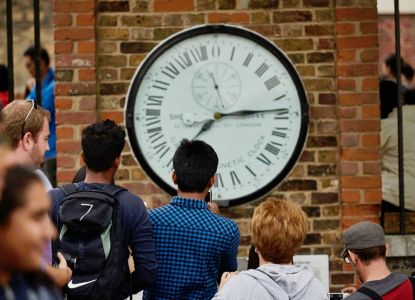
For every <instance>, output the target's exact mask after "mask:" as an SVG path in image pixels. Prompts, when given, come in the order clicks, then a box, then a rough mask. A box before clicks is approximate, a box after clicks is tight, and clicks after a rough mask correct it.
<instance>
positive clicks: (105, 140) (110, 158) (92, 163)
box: [82, 119, 125, 172]
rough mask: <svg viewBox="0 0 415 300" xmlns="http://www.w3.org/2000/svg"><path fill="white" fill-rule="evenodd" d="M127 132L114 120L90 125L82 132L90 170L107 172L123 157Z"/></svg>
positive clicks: (84, 150) (83, 146) (85, 158)
mask: <svg viewBox="0 0 415 300" xmlns="http://www.w3.org/2000/svg"><path fill="white" fill-rule="evenodd" d="M124 145H125V132H124V130H123V129H122V128H121V127H120V126H117V124H115V122H114V121H112V120H108V119H107V120H105V121H101V122H98V123H95V124H92V125H89V126H88V127H86V128H85V129H84V130H83V131H82V151H83V153H84V160H85V164H86V165H87V167H88V169H91V170H92V171H95V172H102V171H106V170H108V169H109V168H111V166H112V164H113V163H114V161H115V160H116V159H117V157H119V156H120V155H121V152H122V150H123V149H124Z"/></svg>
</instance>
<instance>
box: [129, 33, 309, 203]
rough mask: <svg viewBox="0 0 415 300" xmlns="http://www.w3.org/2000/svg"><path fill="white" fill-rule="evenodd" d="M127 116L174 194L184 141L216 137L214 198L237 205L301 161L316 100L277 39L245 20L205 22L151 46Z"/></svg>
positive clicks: (142, 155)
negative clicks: (239, 23)
mask: <svg viewBox="0 0 415 300" xmlns="http://www.w3.org/2000/svg"><path fill="white" fill-rule="evenodd" d="M125 120H126V127H127V132H128V137H129V141H130V144H131V147H132V149H133V151H134V154H135V155H136V158H137V159H138V161H139V163H140V165H141V166H142V167H143V169H144V170H145V171H146V172H147V174H148V175H149V176H150V177H151V179H153V180H154V181H155V182H156V183H157V184H158V185H159V186H161V187H162V188H163V189H164V190H166V191H167V192H169V193H170V194H174V192H175V186H174V184H173V182H172V179H171V173H172V170H173V163H172V158H173V155H174V152H175V150H176V149H177V147H178V146H179V144H180V141H181V140H182V139H189V140H190V139H200V140H203V141H205V142H207V143H208V144H210V145H212V147H213V148H214V149H215V150H216V152H217V154H218V156H219V166H218V172H217V175H216V183H215V189H214V190H215V192H214V200H216V201H217V202H218V204H219V205H235V204H239V203H242V202H246V201H249V200H253V199H257V198H259V197H260V196H263V195H264V194H266V193H267V192H269V191H270V190H272V189H273V188H274V187H275V186H276V185H277V184H278V183H280V182H281V181H282V180H283V179H284V178H285V177H286V176H287V175H288V173H289V172H290V170H291V169H292V168H293V167H294V165H295V163H296V161H297V160H298V158H299V156H300V154H301V151H302V149H303V146H304V143H305V139H306V136H307V128H308V103H307V99H306V95H305V91H304V87H303V85H302V82H301V80H300V78H299V76H298V74H297V72H296V71H295V68H294V67H293V65H292V64H291V63H290V61H289V60H288V58H287V57H286V56H285V55H284V54H283V53H282V52H281V51H280V50H279V49H278V48H277V47H276V46H275V45H274V44H272V43H271V42H270V41H268V40H266V39H265V38H264V37H262V36H260V35H258V34H256V33H254V32H252V31H249V30H247V29H243V28H240V27H235V26H229V25H205V26H200V27H194V28H191V29H187V30H184V31H182V32H179V33H178V34H175V35H173V36H171V37H170V38H168V39H167V40H165V41H163V42H162V43H160V44H159V45H158V46H157V47H156V48H155V49H153V51H152V52H151V53H149V55H148V56H147V57H146V59H145V60H144V61H143V62H142V64H141V65H140V67H139V68H138V69H137V72H136V74H135V76H134V78H133V80H132V82H131V86H130V89H129V92H128V96H127V105H126V112H125Z"/></svg>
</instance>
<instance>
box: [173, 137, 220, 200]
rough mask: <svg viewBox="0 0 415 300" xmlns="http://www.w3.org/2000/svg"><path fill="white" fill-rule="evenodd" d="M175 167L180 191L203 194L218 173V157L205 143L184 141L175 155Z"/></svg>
mask: <svg viewBox="0 0 415 300" xmlns="http://www.w3.org/2000/svg"><path fill="white" fill-rule="evenodd" d="M173 167H174V170H175V171H176V177H177V185H178V187H179V190H180V191H182V192H197V193H201V192H203V191H204V190H205V188H206V186H207V184H208V182H209V179H210V178H211V177H212V176H213V175H215V173H216V170H217V167H218V156H217V154H216V152H215V150H213V148H212V147H211V146H210V145H208V144H206V143H205V142H203V141H198V140H196V141H189V140H182V142H181V143H180V146H179V148H177V150H176V153H175V154H174V157H173Z"/></svg>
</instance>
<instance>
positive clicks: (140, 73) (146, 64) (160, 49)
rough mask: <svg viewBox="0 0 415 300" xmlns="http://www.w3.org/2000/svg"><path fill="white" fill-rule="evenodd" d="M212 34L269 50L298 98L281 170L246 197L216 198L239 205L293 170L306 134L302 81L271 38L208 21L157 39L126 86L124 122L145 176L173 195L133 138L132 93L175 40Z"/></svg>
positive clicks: (261, 194)
mask: <svg viewBox="0 0 415 300" xmlns="http://www.w3.org/2000/svg"><path fill="white" fill-rule="evenodd" d="M215 33H225V34H230V35H236V36H240V37H243V38H246V39H250V40H252V41H254V42H255V43H257V44H259V45H261V46H262V47H264V48H265V49H267V50H268V51H270V52H271V53H272V54H273V55H274V56H275V57H276V58H277V59H278V60H279V61H280V62H281V63H282V64H283V65H284V67H285V68H286V70H287V71H288V73H289V75H290V76H291V78H292V80H293V81H294V84H295V87H296V90H297V93H298V97H299V99H300V106H301V127H300V134H299V137H298V140H297V144H296V147H295V149H294V151H293V153H292V155H291V156H290V158H289V159H288V161H287V163H286V165H285V166H284V168H283V169H282V170H281V172H280V173H279V174H278V175H277V176H275V177H274V179H273V180H271V181H270V182H269V183H268V184H267V185H265V186H263V187H262V188H260V189H258V190H256V191H255V192H253V193H251V194H248V195H246V196H243V197H240V198H235V199H229V200H220V201H217V204H218V205H219V206H234V205H239V204H243V203H246V202H249V201H253V200H257V199H259V198H261V197H264V196H266V195H267V194H268V193H269V192H271V191H272V190H273V189H274V188H275V187H276V186H277V185H279V184H281V182H282V181H283V180H284V179H285V178H286V177H287V176H288V175H289V173H290V171H291V170H292V169H293V167H294V166H295V164H296V163H297V161H298V160H299V158H300V155H301V153H302V150H303V148H304V146H305V142H306V138H307V133H308V124H309V105H308V101H307V96H306V92H305V88H304V86H303V84H302V81H301V79H300V77H299V75H298V73H297V71H296V70H295V67H294V66H293V64H292V63H291V62H290V60H289V59H288V58H287V56H285V54H284V53H283V52H282V51H281V50H280V49H279V48H278V47H277V46H276V45H275V44H273V43H272V42H271V41H269V40H267V39H266V38H265V37H263V36H261V35H259V34H257V33H255V32H253V31H250V30H247V29H245V28H241V27H236V26H231V25H224V24H209V25H202V26H197V27H193V28H190V29H186V30H184V31H181V32H179V33H177V34H175V35H173V36H171V37H169V38H167V39H166V40H164V41H163V42H161V43H160V44H159V45H158V46H156V48H154V49H153V50H152V51H151V52H150V53H149V55H148V56H147V57H146V58H145V59H144V61H143V62H142V63H141V64H140V66H139V67H138V69H137V72H136V74H135V75H134V77H133V79H132V81H131V84H130V88H129V91H128V95H127V104H126V109H125V116H124V119H125V125H126V130H127V135H128V139H129V142H130V145H131V148H132V150H133V152H134V154H135V156H136V158H137V160H138V162H139V163H140V165H141V167H142V168H143V170H144V171H145V172H146V173H147V175H148V176H149V177H150V178H151V179H152V180H153V181H154V182H155V183H156V184H157V185H158V186H159V187H161V188H162V189H163V190H164V191H166V192H167V193H169V194H170V195H176V193H177V192H176V190H175V189H174V188H172V187H171V186H170V185H169V184H167V183H166V182H165V181H164V180H163V179H162V178H160V177H159V176H158V175H157V173H155V172H154V171H153V169H152V168H151V167H150V165H149V164H148V162H147V160H146V159H145V157H144V155H143V153H142V151H141V148H140V144H139V142H138V140H137V136H136V134H135V133H136V128H135V125H134V106H135V100H136V95H137V92H138V89H139V87H140V84H141V81H142V80H143V79H144V76H145V75H146V73H147V71H148V69H149V68H150V67H151V65H152V64H153V63H154V61H155V60H157V58H158V57H159V56H160V55H162V54H163V53H164V52H165V51H166V50H168V49H170V48H171V47H173V46H175V45H176V44H177V43H179V42H181V41H183V40H186V39H188V38H192V37H194V36H200V35H203V34H215Z"/></svg>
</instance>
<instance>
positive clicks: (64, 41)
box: [53, 0, 97, 183]
mask: <svg viewBox="0 0 415 300" xmlns="http://www.w3.org/2000/svg"><path fill="white" fill-rule="evenodd" d="M94 11H95V1H94V0H83V1H66V0H59V1H55V2H54V17H53V21H54V28H55V32H54V38H55V68H56V88H55V94H56V98H55V107H56V124H57V127H56V134H57V143H56V144H57V145H56V146H57V151H58V153H59V154H58V173H57V179H58V182H60V183H62V182H68V181H72V178H73V175H74V172H75V171H76V170H77V169H78V167H79V165H80V153H81V146H80V143H79V140H80V133H81V130H82V128H83V126H85V125H86V124H90V123H91V122H94V121H95V120H96V119H97V114H96V108H97V105H96V92H97V87H96V74H95V67H96V54H95V52H96V38H95V13H94Z"/></svg>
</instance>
